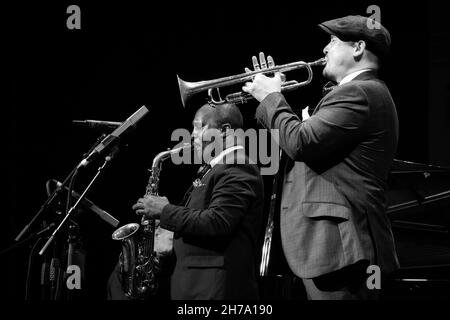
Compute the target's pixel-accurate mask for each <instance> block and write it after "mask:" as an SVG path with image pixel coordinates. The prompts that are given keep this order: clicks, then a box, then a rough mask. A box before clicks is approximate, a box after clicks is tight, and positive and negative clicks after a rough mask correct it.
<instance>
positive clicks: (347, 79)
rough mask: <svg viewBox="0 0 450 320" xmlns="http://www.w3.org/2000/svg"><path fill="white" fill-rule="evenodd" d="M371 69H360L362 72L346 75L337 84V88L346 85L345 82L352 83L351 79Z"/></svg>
mask: <svg viewBox="0 0 450 320" xmlns="http://www.w3.org/2000/svg"><path fill="white" fill-rule="evenodd" d="M370 70H371V69H362V70H358V71H355V72H352V73H350V74H348V75H346V76H345V77H344V78H343V79H342V80H341V82H339V84H338V86H341V85H343V84H346V83H347V82H350V81H352V80H353V79H355V78H356V77H357V76H359V75H360V74H361V73H363V72H366V71H370Z"/></svg>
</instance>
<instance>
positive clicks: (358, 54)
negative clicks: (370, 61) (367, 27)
mask: <svg viewBox="0 0 450 320" xmlns="http://www.w3.org/2000/svg"><path fill="white" fill-rule="evenodd" d="M353 46H354V48H355V50H354V52H353V56H354V57H355V59H357V60H359V59H361V58H362V55H363V53H364V50H366V42H365V41H364V40H359V41H356V42H355V43H354V44H353Z"/></svg>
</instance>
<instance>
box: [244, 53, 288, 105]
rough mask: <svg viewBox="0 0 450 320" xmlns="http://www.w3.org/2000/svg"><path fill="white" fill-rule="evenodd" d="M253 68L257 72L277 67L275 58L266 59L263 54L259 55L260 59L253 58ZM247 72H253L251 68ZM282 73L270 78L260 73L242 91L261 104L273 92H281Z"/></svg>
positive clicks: (268, 57)
mask: <svg viewBox="0 0 450 320" xmlns="http://www.w3.org/2000/svg"><path fill="white" fill-rule="evenodd" d="M252 62H253V68H254V70H255V71H259V70H264V69H267V68H272V67H274V66H275V63H274V61H273V58H272V57H271V56H267V62H266V57H265V55H264V53H263V52H260V53H259V62H258V58H257V57H255V56H253V57H252ZM245 72H246V73H249V72H252V71H251V70H250V69H249V68H245ZM282 78H283V77H282V74H281V72H278V71H277V72H275V73H274V77H272V78H270V77H267V76H265V75H264V74H263V73H258V74H256V75H255V77H254V78H253V81H252V82H246V83H245V86H243V87H242V91H244V92H247V93H250V94H251V95H252V96H253V97H254V98H255V99H256V100H258V101H259V102H261V101H262V100H264V98H265V97H267V96H268V95H269V94H271V93H273V92H281V85H282V83H283V79H282Z"/></svg>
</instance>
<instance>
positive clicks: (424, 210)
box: [260, 159, 450, 300]
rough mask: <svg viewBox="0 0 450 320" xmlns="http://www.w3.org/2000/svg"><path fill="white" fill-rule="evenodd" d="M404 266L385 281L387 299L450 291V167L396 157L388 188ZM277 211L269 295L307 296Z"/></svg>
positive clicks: (444, 295)
mask: <svg viewBox="0 0 450 320" xmlns="http://www.w3.org/2000/svg"><path fill="white" fill-rule="evenodd" d="M386 199H387V203H388V209H387V214H388V216H389V218H390V220H391V223H392V228H393V233H394V238H395V243H396V247H397V254H398V258H399V261H400V265H401V267H400V269H399V270H398V271H396V272H395V273H393V274H392V275H391V276H390V277H389V279H387V280H386V282H384V283H383V289H384V290H383V294H382V296H381V299H384V300H397V299H408V300H409V299H412V300H414V299H448V298H449V297H450V168H447V167H440V166H433V165H426V164H421V163H414V162H409V161H402V160H398V159H396V160H394V163H393V166H392V168H391V171H390V175H389V179H388V190H387V194H386ZM278 220H279V217H278V216H277V213H275V216H274V218H273V223H274V225H273V231H272V242H271V246H270V247H271V248H270V252H269V253H268V258H267V259H268V260H269V263H267V268H266V270H265V273H264V274H261V276H260V291H261V297H262V298H263V299H281V300H285V299H286V300H290V299H306V295H305V292H304V288H303V284H302V282H301V281H300V280H299V279H298V278H296V277H294V275H293V274H292V272H291V271H290V270H289V267H288V266H287V263H286V260H285V258H284V256H283V253H282V248H281V243H280V240H279V239H280V230H279V225H278V223H279V222H278Z"/></svg>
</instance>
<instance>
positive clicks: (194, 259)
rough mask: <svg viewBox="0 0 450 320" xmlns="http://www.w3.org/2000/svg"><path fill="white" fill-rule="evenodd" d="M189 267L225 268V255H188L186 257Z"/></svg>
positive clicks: (186, 263)
mask: <svg viewBox="0 0 450 320" xmlns="http://www.w3.org/2000/svg"><path fill="white" fill-rule="evenodd" d="M184 263H185V265H186V267H188V268H223V267H224V257H223V256H188V257H186V258H185V262H184Z"/></svg>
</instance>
